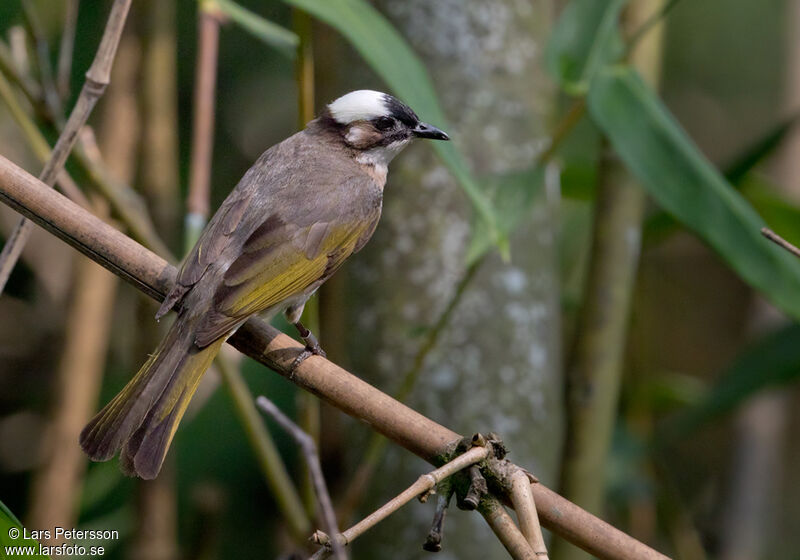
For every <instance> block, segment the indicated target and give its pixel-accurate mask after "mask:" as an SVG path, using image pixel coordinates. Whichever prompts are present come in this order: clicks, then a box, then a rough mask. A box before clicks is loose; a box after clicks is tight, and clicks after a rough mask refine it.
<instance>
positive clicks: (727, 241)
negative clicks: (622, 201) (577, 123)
mask: <svg viewBox="0 0 800 560" xmlns="http://www.w3.org/2000/svg"><path fill="white" fill-rule="evenodd" d="M588 106H589V111H590V113H591V115H592V118H593V119H594V120H595V122H596V123H597V124H598V126H599V127H600V128H601V129H602V130H603V132H604V133H605V134H606V135H607V136H608V138H609V140H610V142H611V144H612V145H613V147H614V148H615V150H616V151H617V153H618V154H619V156H620V158H621V159H622V160H623V161H624V162H625V164H626V165H627V166H628V167H629V168H630V170H631V171H632V172H633V173H634V174H635V175H636V176H637V177H638V179H639V180H640V181H641V183H642V186H643V187H644V188H645V189H647V191H648V192H649V193H650V195H651V196H652V197H653V198H654V199H655V200H656V201H657V202H658V203H659V205H660V206H661V207H662V208H663V209H664V210H666V211H667V212H669V213H670V214H672V216H673V217H675V218H676V219H678V220H679V221H680V222H682V223H683V225H684V226H686V227H687V228H689V229H690V230H692V231H693V232H695V233H696V234H697V235H698V236H699V237H700V238H701V239H703V240H704V241H705V242H706V243H708V244H709V245H710V246H711V247H712V248H713V249H714V250H715V251H717V253H719V254H720V255H721V256H722V258H723V259H724V260H725V261H726V262H727V263H728V264H729V265H730V266H731V268H732V269H733V270H734V271H735V272H736V273H737V274H738V275H739V277H741V278H742V279H743V280H744V281H746V282H747V283H749V284H750V285H751V286H752V287H753V288H755V289H757V290H759V291H760V292H761V293H762V294H764V295H765V296H766V297H767V298H768V299H769V300H770V301H772V302H773V303H774V304H775V305H776V306H778V307H779V308H781V309H782V310H784V311H785V312H786V313H788V314H790V315H792V316H794V317H800V260H798V259H796V258H794V257H792V256H791V255H789V254H788V253H786V252H785V251H782V250H781V249H779V248H777V247H774V246H773V245H772V244H771V243H769V242H768V241H767V240H765V239H763V238H762V236H761V234H760V233H759V230H760V229H761V227H763V226H764V225H765V223H764V220H762V219H761V217H760V216H759V215H758V214H757V213H756V211H755V210H754V209H753V207H752V206H751V205H749V204H748V203H747V202H746V201H745V200H744V198H742V196H741V195H740V194H739V193H738V192H736V190H734V189H733V187H731V185H730V184H728V183H727V182H726V181H725V179H724V178H723V177H722V175H721V174H720V173H719V172H718V171H717V170H716V169H715V168H714V167H713V166H712V165H711V164H710V163H709V162H708V161H707V160H706V159H705V157H704V156H703V155H702V154H701V153H700V151H699V150H698V149H697V147H696V146H695V145H694V143H693V142H692V141H691V139H690V138H689V137H688V136H687V135H686V133H685V132H684V131H683V130H682V129H681V128H680V126H679V125H678V124H677V123H676V121H675V119H674V118H673V117H672V116H671V115H670V114H669V112H668V111H667V110H666V108H665V107H664V106H663V104H662V103H661V101H660V100H659V99H658V97H657V96H656V95H655V94H654V92H653V91H652V90H651V89H649V88H648V87H647V86H646V85H645V83H644V82H643V81H642V80H641V78H639V76H638V75H637V74H636V73H635V71H633V70H631V69H630V68H627V67H622V66H619V67H614V68H609V69H607V70H604V71H601V72H599V73H598V74H597V76H596V77H595V78H594V79H593V80H592V84H591V88H590V90H589V95H588Z"/></svg>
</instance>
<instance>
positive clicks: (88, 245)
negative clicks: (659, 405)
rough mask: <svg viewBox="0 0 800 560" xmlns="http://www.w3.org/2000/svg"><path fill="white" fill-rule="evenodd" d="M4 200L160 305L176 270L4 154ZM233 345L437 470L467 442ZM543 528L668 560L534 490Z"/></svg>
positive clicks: (251, 337)
mask: <svg viewBox="0 0 800 560" xmlns="http://www.w3.org/2000/svg"><path fill="white" fill-rule="evenodd" d="M0 202H3V203H5V204H7V205H8V206H10V207H11V208H13V209H14V210H16V211H17V212H19V213H20V214H23V215H24V216H26V217H28V218H30V219H32V220H34V221H35V222H36V223H37V224H38V225H40V226H41V227H43V228H44V229H46V230H47V231H49V232H50V233H52V234H53V235H55V236H56V237H58V238H59V239H62V240H63V241H65V242H66V243H67V244H69V245H71V246H72V247H74V248H75V249H76V250H78V251H80V252H81V253H83V254H85V255H87V256H89V257H90V258H91V259H93V260H95V261H96V262H98V263H100V264H101V265H103V266H104V267H106V268H108V269H109V270H111V271H112V272H113V273H114V274H116V275H118V276H120V277H121V278H123V279H125V280H126V281H127V282H129V283H130V284H132V285H133V286H134V287H136V288H137V289H138V290H140V291H142V292H144V293H145V294H147V295H149V296H150V297H153V298H154V299H157V300H159V301H160V300H163V298H164V296H165V294H166V293H167V291H168V290H169V289H170V287H171V286H172V284H173V283H174V281H175V277H176V274H177V271H176V269H175V267H173V266H172V265H170V264H169V263H168V262H167V261H165V260H164V259H162V258H161V257H159V256H158V255H155V254H154V253H151V252H149V251H148V250H146V249H145V248H144V247H142V246H141V245H139V244H138V243H136V242H135V241H133V240H132V239H130V238H128V237H126V236H125V235H124V234H122V233H120V232H119V231H117V230H115V229H114V228H112V227H111V226H109V225H108V224H106V223H104V222H103V221H102V220H100V219H98V218H96V217H95V216H92V215H91V214H89V213H88V212H86V211H85V210H83V209H81V208H80V207H79V206H77V205H75V204H74V203H72V202H70V201H69V200H68V199H66V198H65V197H64V196H62V195H61V194H59V193H57V192H55V191H53V190H52V189H50V188H48V186H47V185H45V184H43V183H42V182H41V181H38V180H37V179H36V178H35V177H33V176H31V175H30V174H28V173H26V172H25V171H24V170H22V169H20V168H19V167H18V166H16V165H14V164H13V163H12V162H10V161H9V160H7V159H6V158H4V157H2V156H0ZM228 342H229V343H230V344H232V345H233V346H234V347H235V348H237V349H238V350H240V351H241V352H243V353H244V354H246V355H248V356H250V357H251V358H253V359H254V360H256V361H258V362H260V363H262V364H264V365H266V366H267V367H269V368H271V369H272V370H274V371H275V372H277V373H278V374H280V375H281V376H283V377H285V378H287V379H289V380H291V381H292V382H293V383H295V384H296V385H298V386H300V387H302V388H303V389H305V390H307V391H310V392H312V393H314V394H316V395H318V396H319V397H320V398H322V399H324V400H325V401H326V402H328V403H330V404H331V405H333V406H335V407H336V408H338V409H339V410H341V411H343V412H344V413H345V414H348V415H350V416H352V417H354V418H357V419H359V420H361V421H363V422H365V423H367V424H368V425H370V426H371V427H372V428H373V429H375V430H376V431H379V432H381V433H382V434H383V435H384V436H386V437H387V438H389V439H391V440H392V441H394V442H395V443H397V444H398V445H400V446H402V447H404V448H406V449H407V450H408V451H411V452H412V453H414V454H415V455H418V456H419V457H421V458H423V459H425V460H427V461H429V462H431V463H433V464H435V465H439V464H441V463H442V462H443V460H444V457H445V456H446V455H447V454H448V453H449V451H450V450H451V449H452V448H453V446H454V445H456V444H457V443H458V442H459V441H460V440H461V439H462V437H461V436H460V435H459V434H457V433H456V432H453V431H452V430H449V429H448V428H446V427H444V426H442V425H440V424H437V423H436V422H434V421H433V420H430V419H429V418H426V417H425V416H423V415H421V414H419V413H418V412H416V411H414V410H412V409H411V408H409V407H407V406H406V405H404V404H402V403H400V402H398V401H396V400H394V399H392V398H391V397H389V396H388V395H386V394H384V393H382V392H381V391H379V390H378V389H376V388H375V387H373V386H372V385H370V384H368V383H366V382H365V381H363V380H362V379H360V378H358V377H356V376H354V375H352V374H351V373H349V372H347V371H345V370H344V369H342V368H340V367H339V366H337V365H336V364H334V363H332V362H330V361H328V360H326V359H324V358H322V357H320V356H312V357H310V358H308V359H307V360H305V361H303V362H302V363H301V364H300V365H299V366H298V367H297V368H293V367H292V366H293V364H294V361H295V358H296V357H297V355H298V353H299V352H300V351H301V349H302V345H300V344H299V343H298V342H296V341H295V340H293V339H292V338H290V337H288V336H286V335H285V334H283V333H281V332H280V331H278V330H277V329H275V328H274V327H272V326H270V325H269V324H267V323H266V322H264V321H262V320H260V319H258V318H251V319H249V320H248V321H247V322H246V323H245V324H244V325H243V326H242V327H241V328H240V329H239V330H238V331H237V332H236V334H234V335H233V336H232V337H231V338H230V339H229V340H228ZM532 491H533V495H534V497H535V500H536V509H537V511H538V513H539V518H540V519H541V521H542V524H543V525H544V526H545V527H546V528H548V529H550V530H551V531H553V532H555V533H557V534H559V535H561V536H562V537H564V538H565V539H567V540H569V541H570V542H572V543H574V544H575V545H576V546H579V547H581V548H583V549H585V550H587V551H588V552H590V553H591V554H594V555H595V556H597V557H598V558H602V559H605V558H607V559H618V560H629V559H630V560H633V559H636V560H649V559H653V560H663V559H664V558H666V557H665V556H664V555H662V554H660V553H658V552H656V551H655V550H653V549H651V548H650V547H648V546H647V545H645V544H643V543H641V542H639V541H637V540H635V539H633V538H631V537H630V536H628V535H626V534H625V533H623V532H622V531H620V530H618V529H616V528H614V527H612V526H611V525H609V524H608V523H606V522H604V521H602V520H601V519H598V518H597V517H595V516H593V515H591V514H590V513H588V512H586V511H584V510H583V509H581V508H580V507H578V506H577V505H575V504H573V503H571V502H569V501H568V500H566V499H564V498H562V497H561V496H559V495H558V494H556V493H555V492H553V491H552V490H550V489H548V488H546V487H545V486H544V485H543V484H541V483H537V484H535V485H533V486H532Z"/></svg>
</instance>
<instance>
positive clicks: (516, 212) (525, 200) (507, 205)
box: [467, 167, 544, 265]
mask: <svg viewBox="0 0 800 560" xmlns="http://www.w3.org/2000/svg"><path fill="white" fill-rule="evenodd" d="M543 184H544V171H543V169H542V168H540V167H534V168H533V169H527V170H524V171H519V172H515V173H508V174H505V175H502V176H499V177H496V178H493V179H491V180H489V187H490V192H493V193H494V196H493V198H492V206H493V207H494V209H495V214H496V215H497V217H498V222H497V224H498V228H499V230H500V234H501V235H502V238H503V239H506V240H507V239H508V238H509V236H510V235H511V233H512V232H513V231H514V230H515V229H516V228H517V226H519V225H520V224H521V223H522V222H523V221H524V220H525V219H526V218H528V217H529V216H530V212H531V210H532V208H533V205H534V203H535V202H536V200H537V194H538V193H539V191H540V190H541V187H542V185H543ZM473 231H474V234H473V236H472V240H471V243H470V246H469V249H468V250H467V264H468V265H471V264H473V263H475V261H477V260H478V259H479V258H480V257H481V256H483V255H484V254H485V253H486V252H487V251H488V250H489V249H491V247H492V238H491V236H490V235H489V232H488V230H487V227H486V224H485V223H484V222H482V221H478V222H477V223H475V224H474V226H473ZM504 258H506V256H504Z"/></svg>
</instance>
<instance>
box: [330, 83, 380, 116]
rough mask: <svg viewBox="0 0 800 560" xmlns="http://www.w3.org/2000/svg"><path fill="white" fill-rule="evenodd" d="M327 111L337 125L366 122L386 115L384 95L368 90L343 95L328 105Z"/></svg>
mask: <svg viewBox="0 0 800 560" xmlns="http://www.w3.org/2000/svg"><path fill="white" fill-rule="evenodd" d="M328 110H329V111H330V112H331V116H332V117H333V118H334V119H336V122H338V123H339V124H350V123H351V122H354V121H368V120H372V119H376V118H378V117H384V116H387V115H388V112H389V111H388V108H387V107H386V94H385V93H381V92H379V91H373V90H370V89H360V90H358V91H352V92H350V93H348V94H347V95H343V96H342V97H340V98H339V99H337V100H336V101H334V102H333V103H331V104H330V105H328Z"/></svg>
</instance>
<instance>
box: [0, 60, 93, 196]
mask: <svg viewBox="0 0 800 560" xmlns="http://www.w3.org/2000/svg"><path fill="white" fill-rule="evenodd" d="M0 99H2V100H3V102H4V103H5V104H6V107H7V108H8V112H9V113H10V114H11V118H13V119H14V120H15V121H16V123H17V125H19V127H20V129H21V130H22V134H23V136H24V137H25V140H26V141H27V143H28V145H29V146H30V148H31V150H32V151H33V153H34V155H35V156H36V158H37V159H39V161H41V162H42V163H43V164H45V163H47V161H48V160H49V159H50V157H51V155H52V152H51V150H50V145H49V144H48V143H47V139H45V137H44V135H43V134H42V133H41V132H39V129H38V128H37V127H36V124H35V123H34V122H33V120H32V119H31V118H30V117H28V115H27V113H25V109H23V108H22V105H20V103H19V102H18V101H17V98H16V96H15V95H14V92H13V90H12V88H11V84H9V83H8V80H6V78H5V76H4V75H3V73H1V72H0ZM58 185H59V187H61V190H62V192H63V193H64V194H65V195H67V197H69V199H70V200H72V201H73V202H75V203H77V204H80V205H81V206H83V207H84V208H90V207H91V205H90V204H89V200H88V199H87V198H86V196H85V195H84V194H83V192H81V190H80V189H79V188H78V185H76V184H75V182H74V181H73V180H72V178H71V177H70V176H69V174H68V173H67V172H66V170H62V171H61V173H60V174H59V176H58Z"/></svg>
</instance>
